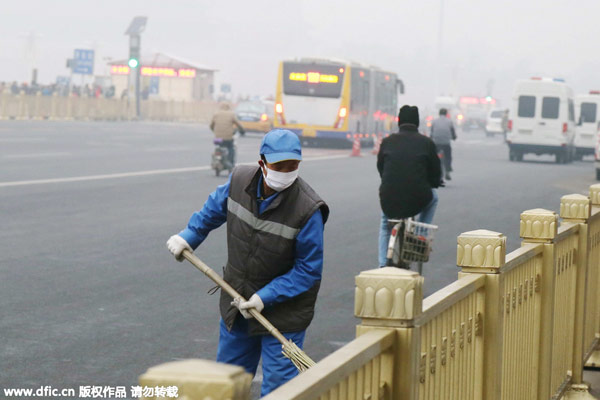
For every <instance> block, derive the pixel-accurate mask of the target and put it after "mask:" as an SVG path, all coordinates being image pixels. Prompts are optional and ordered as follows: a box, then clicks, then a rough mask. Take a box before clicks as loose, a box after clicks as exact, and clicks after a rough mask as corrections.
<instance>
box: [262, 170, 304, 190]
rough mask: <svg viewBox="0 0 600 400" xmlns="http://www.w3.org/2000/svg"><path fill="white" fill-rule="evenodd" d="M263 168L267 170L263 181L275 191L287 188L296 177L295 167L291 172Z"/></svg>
mask: <svg viewBox="0 0 600 400" xmlns="http://www.w3.org/2000/svg"><path fill="white" fill-rule="evenodd" d="M265 170H266V171H267V176H265V182H266V184H267V186H269V187H270V188H271V189H273V190H275V191H276V192H281V191H282V190H284V189H287V188H288V187H290V186H291V185H292V183H294V181H295V180H296V178H298V169H295V170H294V171H291V172H279V171H274V170H272V169H269V168H267V167H265ZM263 176H264V173H263Z"/></svg>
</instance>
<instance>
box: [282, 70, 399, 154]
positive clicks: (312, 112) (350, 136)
mask: <svg viewBox="0 0 600 400" xmlns="http://www.w3.org/2000/svg"><path fill="white" fill-rule="evenodd" d="M402 93H404V84H403V83H402V81H401V80H400V79H398V77H397V75H396V74H395V73H394V72H390V71H386V70H382V69H380V68H378V67H374V66H370V65H363V64H358V63H355V62H347V61H342V60H335V59H316V58H301V59H296V60H290V61H282V62H280V64H279V73H278V77H277V88H276V94H275V118H274V121H273V126H274V127H275V128H284V129H289V130H291V131H292V132H295V133H296V134H297V135H298V136H299V137H300V139H301V140H302V141H303V142H304V143H309V144H314V143H327V142H328V143H337V144H340V143H345V142H351V141H353V140H354V139H355V138H356V137H358V138H360V140H361V141H362V142H365V144H369V143H372V142H373V140H374V138H375V137H377V136H378V135H382V134H383V135H385V134H389V133H390V132H391V131H392V130H393V129H394V128H395V125H396V124H395V121H397V119H396V114H397V112H398V94H402Z"/></svg>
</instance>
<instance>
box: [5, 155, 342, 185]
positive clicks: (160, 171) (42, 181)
mask: <svg viewBox="0 0 600 400" xmlns="http://www.w3.org/2000/svg"><path fill="white" fill-rule="evenodd" d="M337 158H348V155H338V156H323V157H307V158H305V160H304V161H320V160H334V159H337ZM255 163H256V162H248V163H240V165H254V164H255ZM209 169H211V166H210V165H205V166H202V167H188V168H171V169H154V170H149V171H139V172H125V173H119V174H105V175H88V176H74V177H71V178H53V179H34V180H28V181H13V182H0V188H1V187H10V186H27V185H44V184H49V183H71V182H83V181H98V180H103V179H119V178H130V177H135V176H149V175H163V174H177V173H182V172H196V171H206V170H209Z"/></svg>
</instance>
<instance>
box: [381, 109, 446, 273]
mask: <svg viewBox="0 0 600 400" xmlns="http://www.w3.org/2000/svg"><path fill="white" fill-rule="evenodd" d="M418 127H419V109H418V108H417V107H416V106H403V107H402V108H401V109H400V113H399V114H398V128H399V132H398V133H394V134H392V135H390V136H388V137H387V138H385V139H384V140H383V141H382V143H381V147H380V149H379V154H378V155H377V170H378V171H379V176H380V177H381V185H380V186H379V200H380V204H381V210H382V211H383V213H382V216H381V229H380V232H379V265H380V266H384V265H385V261H386V252H387V246H388V241H389V238H390V228H389V226H388V218H389V219H400V218H408V217H414V216H417V215H418V216H417V217H416V218H415V219H416V220H417V221H419V222H424V223H428V224H429V223H431V221H432V220H433V215H434V213H435V209H436V207H437V202H438V196H437V193H436V190H435V188H437V187H439V186H440V183H441V182H442V170H441V166H440V159H439V158H438V155H437V151H436V146H435V144H434V143H433V141H432V140H431V139H429V138H428V137H426V136H424V135H421V134H420V133H419V130H418Z"/></svg>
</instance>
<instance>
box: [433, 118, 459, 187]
mask: <svg viewBox="0 0 600 400" xmlns="http://www.w3.org/2000/svg"><path fill="white" fill-rule="evenodd" d="M447 115H448V110H446V109H445V108H442V109H440V116H439V117H438V118H436V119H435V120H434V121H433V123H432V124H431V139H432V140H433V142H434V143H435V145H436V146H437V149H438V153H442V154H443V157H442V158H443V161H444V170H445V179H446V180H447V181H449V180H450V179H452V178H451V177H450V172H452V145H451V142H452V140H456V131H455V130H454V124H452V121H451V120H450V118H448V116H447Z"/></svg>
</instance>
